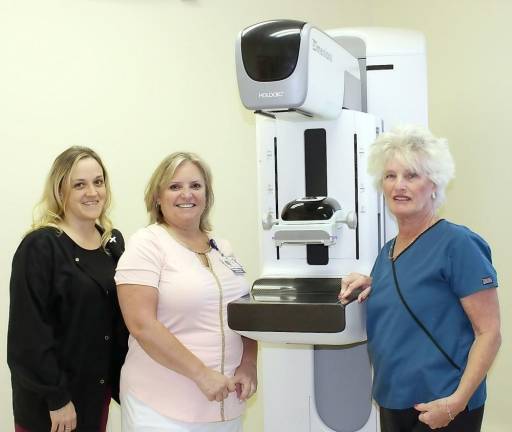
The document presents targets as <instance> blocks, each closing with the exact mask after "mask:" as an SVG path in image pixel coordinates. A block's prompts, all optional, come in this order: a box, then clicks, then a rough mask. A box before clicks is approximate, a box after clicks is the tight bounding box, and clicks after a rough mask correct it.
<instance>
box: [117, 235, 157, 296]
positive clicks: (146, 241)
mask: <svg viewBox="0 0 512 432" xmlns="http://www.w3.org/2000/svg"><path fill="white" fill-rule="evenodd" d="M163 262H164V253H163V250H162V247H161V244H160V242H159V240H158V237H157V235H156V234H155V233H154V232H152V231H151V230H150V229H149V228H143V229H141V230H139V231H137V232H136V233H135V234H134V235H133V236H132V237H131V238H130V239H129V241H128V243H127V246H126V250H125V251H124V253H123V255H122V256H121V258H120V259H119V262H118V264H117V269H116V275H115V281H116V284H117V285H121V284H130V285H147V286H151V287H154V288H158V285H159V281H160V273H161V271H162V267H163Z"/></svg>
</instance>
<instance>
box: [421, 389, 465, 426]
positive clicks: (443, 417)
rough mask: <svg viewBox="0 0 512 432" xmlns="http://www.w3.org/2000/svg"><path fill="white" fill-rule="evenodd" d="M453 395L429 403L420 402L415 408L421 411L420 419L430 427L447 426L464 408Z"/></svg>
mask: <svg viewBox="0 0 512 432" xmlns="http://www.w3.org/2000/svg"><path fill="white" fill-rule="evenodd" d="M459 405H460V404H458V403H457V402H456V401H455V400H453V399H452V397H446V398H441V399H436V400H433V401H431V402H427V403H419V404H416V405H414V408H415V409H416V410H417V411H419V412H420V415H419V416H418V419H419V420H420V421H421V422H422V423H425V424H426V425H427V426H428V427H430V429H438V428H442V427H445V426H446V425H448V423H450V422H451V421H452V420H453V419H454V418H455V416H456V415H457V414H458V413H460V412H461V411H462V410H463V408H460V407H459Z"/></svg>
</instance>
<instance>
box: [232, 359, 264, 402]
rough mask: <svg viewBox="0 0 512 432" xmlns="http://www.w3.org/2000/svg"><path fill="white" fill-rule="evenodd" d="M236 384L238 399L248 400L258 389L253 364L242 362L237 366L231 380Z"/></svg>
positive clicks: (255, 370) (254, 364)
mask: <svg viewBox="0 0 512 432" xmlns="http://www.w3.org/2000/svg"><path fill="white" fill-rule="evenodd" d="M232 379H233V382H234V383H235V384H236V394H237V396H238V399H240V400H241V401H245V400H247V399H249V398H250V397H251V396H252V395H253V394H254V393H256V390H257V388H258V371H257V368H256V363H255V362H243V363H242V364H240V366H238V368H237V369H236V372H235V376H234V377H233V378H232Z"/></svg>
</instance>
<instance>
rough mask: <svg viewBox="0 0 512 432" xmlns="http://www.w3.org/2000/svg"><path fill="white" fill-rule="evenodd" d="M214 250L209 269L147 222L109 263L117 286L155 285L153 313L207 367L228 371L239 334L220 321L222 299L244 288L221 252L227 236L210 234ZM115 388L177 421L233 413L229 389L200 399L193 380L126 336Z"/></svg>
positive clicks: (236, 406)
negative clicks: (114, 265) (113, 265)
mask: <svg viewBox="0 0 512 432" xmlns="http://www.w3.org/2000/svg"><path fill="white" fill-rule="evenodd" d="M215 242H216V244H217V247H218V250H216V249H212V250H211V251H210V252H208V253H207V257H208V260H209V263H210V268H208V267H206V266H204V265H203V263H202V262H201V261H200V260H199V257H198V256H197V255H196V254H195V253H194V252H192V251H190V250H189V249H187V248H186V247H184V246H183V245H181V244H180V243H178V242H177V241H176V240H175V239H174V238H173V237H171V236H170V235H169V233H168V232H167V231H166V230H165V228H164V227H162V226H161V225H158V224H153V225H150V226H148V227H146V228H142V229H140V230H139V231H137V232H136V233H135V234H134V235H133V236H132V237H131V238H130V240H129V241H128V244H127V247H126V251H125V252H124V254H123V255H122V257H121V259H120V260H119V263H118V265H117V271H116V275H115V280H116V283H117V284H118V285H121V284H136V285H147V286H151V287H154V288H156V289H157V290H158V306H157V319H158V320H159V321H160V322H161V323H162V324H163V325H164V326H165V327H167V328H168V329H169V331H170V332H172V333H173V335H174V336H176V337H177V338H178V339H179V340H180V342H181V343H182V344H183V345H185V347H187V348H188V349H189V350H190V351H191V352H192V353H194V354H195V355H196V356H197V357H198V358H199V359H201V361H202V362H203V363H204V364H205V365H206V366H207V367H209V368H212V369H214V370H217V371H219V372H221V373H224V374H225V375H226V376H233V375H234V373H235V370H236V368H237V367H238V366H239V364H240V361H241V358H242V352H243V345H242V338H241V336H240V335H239V334H238V333H236V332H234V331H232V330H231V329H230V328H229V327H228V324H227V304H228V303H229V302H231V301H233V300H235V299H237V298H239V297H241V296H243V295H245V294H247V293H248V292H249V285H248V283H247V280H246V279H245V277H244V276H243V275H240V274H235V273H234V272H233V271H232V270H231V269H230V268H229V267H227V266H226V265H225V264H224V263H223V261H222V256H223V255H224V256H230V255H232V250H231V247H230V245H229V243H228V242H226V241H224V240H218V239H216V238H215ZM121 393H122V394H126V393H131V394H132V395H133V396H135V397H136V398H137V399H139V400H140V401H141V402H143V403H144V404H146V405H147V406H149V407H151V408H153V409H154V410H156V411H157V412H159V413H160V414H162V415H164V416H167V417H170V418H172V419H176V420H180V421H185V422H214V421H223V420H230V419H234V418H236V417H238V416H240V415H241V414H242V412H243V410H244V404H243V403H241V402H240V401H239V400H238V399H237V396H236V393H235V392H233V393H230V394H229V396H228V398H227V399H225V400H224V401H223V402H216V401H213V402H211V401H208V399H207V398H206V396H205V395H204V394H203V393H202V392H201V391H200V390H199V388H198V387H197V386H196V384H195V383H194V382H193V381H192V380H190V379H189V378H187V377H185V376H183V375H181V374H179V373H176V372H174V371H172V370H170V369H168V368H166V367H164V366H162V365H161V364H160V363H158V362H156V361H155V360H153V359H152V358H151V357H150V356H149V355H148V354H147V353H146V352H145V351H144V350H143V349H142V347H141V346H140V345H139V343H138V342H137V340H135V339H134V338H133V337H131V336H130V340H129V350H128V354H127V356H126V361H125V363H124V366H123V369H122V371H121Z"/></svg>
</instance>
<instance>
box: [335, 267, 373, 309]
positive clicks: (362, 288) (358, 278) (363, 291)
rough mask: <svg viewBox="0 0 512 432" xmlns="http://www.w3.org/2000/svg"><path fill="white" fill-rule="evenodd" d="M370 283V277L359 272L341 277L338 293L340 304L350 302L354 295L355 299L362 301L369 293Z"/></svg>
mask: <svg viewBox="0 0 512 432" xmlns="http://www.w3.org/2000/svg"><path fill="white" fill-rule="evenodd" d="M371 285H372V278H371V277H370V276H366V275H363V274H361V273H350V274H349V275H348V276H346V277H344V278H342V279H341V290H340V293H339V295H338V298H339V299H340V302H341V304H347V303H350V302H351V301H352V299H353V296H355V295H357V301H358V302H359V303H362V302H363V301H365V300H366V299H367V298H368V296H369V295H370V291H371V289H372V286H371ZM358 292H359V294H358Z"/></svg>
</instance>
